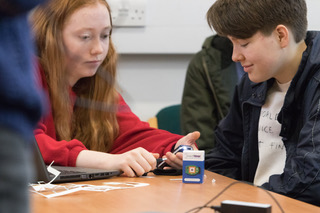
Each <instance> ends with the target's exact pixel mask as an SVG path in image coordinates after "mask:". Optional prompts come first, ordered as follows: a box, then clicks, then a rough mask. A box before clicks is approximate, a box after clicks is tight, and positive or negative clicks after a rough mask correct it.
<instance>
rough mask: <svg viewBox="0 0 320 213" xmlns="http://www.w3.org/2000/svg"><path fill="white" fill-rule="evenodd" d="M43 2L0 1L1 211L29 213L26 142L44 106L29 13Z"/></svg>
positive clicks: (28, 141) (27, 142) (28, 174)
mask: <svg viewBox="0 0 320 213" xmlns="http://www.w3.org/2000/svg"><path fill="white" fill-rule="evenodd" d="M41 2H44V1H42V0H37V1H33V0H30V1H29V0H19V1H18V0H0V98H1V103H0V144H1V150H0V171H1V172H0V212H15V213H28V212H30V202H29V193H30V192H29V185H28V184H29V183H30V182H31V177H32V176H33V173H32V171H33V169H32V166H31V157H30V155H31V149H30V148H31V147H30V145H31V143H30V142H31V140H32V130H33V128H34V126H35V125H36V123H37V121H38V119H39V118H40V116H41V113H42V107H41V101H40V99H41V97H40V94H39V92H38V91H37V89H36V86H35V85H36V83H35V81H34V80H35V79H34V69H33V66H32V57H33V54H34V52H33V50H34V47H33V43H32V39H31V34H30V29H29V25H28V21H27V15H28V12H29V11H30V10H31V9H32V8H33V7H34V6H36V5H37V4H38V3H41Z"/></svg>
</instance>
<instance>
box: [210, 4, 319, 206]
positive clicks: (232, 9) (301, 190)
mask: <svg viewBox="0 0 320 213" xmlns="http://www.w3.org/2000/svg"><path fill="white" fill-rule="evenodd" d="M207 18H208V22H209V24H210V26H212V27H213V28H214V29H215V30H216V32H217V33H218V34H220V35H223V36H227V37H228V38H229V39H230V40H231V42H232V43H233V55H232V59H233V60H234V61H237V62H241V64H242V66H243V67H244V71H245V72H246V73H247V74H245V75H244V77H243V78H242V80H241V82H240V84H239V85H238V86H237V87H236V90H235V93H234V97H233V101H232V104H231V107H230V112H229V114H228V115H227V116H226V118H225V119H224V120H222V122H221V123H220V125H219V126H218V128H217V130H216V132H215V136H216V142H217V145H216V147H215V148H214V149H213V150H212V151H211V152H210V153H209V154H208V155H207V156H206V169H208V170H210V171H213V172H217V173H220V174H223V175H226V176H228V177H231V178H235V179H238V180H244V181H249V182H253V183H254V184H255V185H259V186H262V187H264V188H266V189H268V190H271V191H274V192H277V193H280V194H283V195H286V196H289V197H292V198H296V199H299V200H302V201H305V202H309V203H311V204H315V205H320V199H319V198H320V175H319V172H320V153H319V152H320V122H319V121H320V119H319V116H320V87H319V86H320V85H319V82H320V81H319V79H320V32H307V8H306V2H305V1H304V0H289V1H288V0H271V1H245V0H241V1H240V0H217V1H216V2H215V3H214V4H213V6H212V7H211V8H210V9H209V11H208V14H207Z"/></svg>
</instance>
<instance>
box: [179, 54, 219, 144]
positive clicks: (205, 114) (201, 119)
mask: <svg viewBox="0 0 320 213" xmlns="http://www.w3.org/2000/svg"><path fill="white" fill-rule="evenodd" d="M201 58H202V54H201V53H198V54H197V55H195V57H194V58H193V59H192V61H191V62H190V64H189V67H188V70H187V74H186V79H185V85H184V91H183V97H182V103H181V131H182V134H187V133H189V132H193V131H200V133H201V136H200V138H199V139H198V140H197V145H198V148H199V150H209V149H210V148H213V146H214V128H215V126H216V125H217V124H218V119H217V118H216V117H215V116H214V115H213V114H212V113H213V112H214V111H215V108H216V107H215V104H214V103H213V99H212V95H211V92H210V88H209V87H208V84H207V80H206V79H207V78H206V76H205V73H204V72H203V71H202V70H203V66H202V63H201Z"/></svg>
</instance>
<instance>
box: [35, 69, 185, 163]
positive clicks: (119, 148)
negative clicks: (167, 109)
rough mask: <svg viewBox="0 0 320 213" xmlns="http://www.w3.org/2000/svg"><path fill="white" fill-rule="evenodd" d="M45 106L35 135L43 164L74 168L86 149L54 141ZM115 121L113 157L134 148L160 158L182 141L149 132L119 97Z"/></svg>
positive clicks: (162, 133) (175, 136)
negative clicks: (117, 133)
mask: <svg viewBox="0 0 320 213" xmlns="http://www.w3.org/2000/svg"><path fill="white" fill-rule="evenodd" d="M41 76H42V86H43V88H44V90H45V91H46V93H47V94H48V90H47V84H46V81H45V78H44V76H43V72H41ZM48 100H49V98H48ZM48 106H49V108H50V109H49V113H48V114H47V116H45V117H43V118H42V119H41V121H40V122H39V124H38V127H37V129H36V130H35V132H34V133H35V137H36V140H37V142H38V145H39V148H40V150H41V153H42V156H43V158H44V161H45V163H46V164H50V163H51V162H52V161H54V164H55V165H62V166H75V165H76V159H77V156H78V154H79V152H80V151H82V150H85V149H86V147H85V146H84V145H83V144H82V142H81V141H79V140H77V139H73V140H71V141H65V140H62V141H57V140H56V131H55V127H54V121H53V117H52V112H51V107H50V106H51V104H48ZM117 120H118V124H119V135H118V137H117V138H116V140H115V141H114V144H113V146H112V149H111V151H110V153H112V154H120V153H124V152H127V151H129V150H132V149H135V148H137V147H143V148H145V149H146V150H148V151H150V152H153V153H159V154H160V156H162V155H164V154H165V153H166V152H168V151H171V149H172V147H173V146H174V145H175V143H176V142H177V141H178V140H179V139H180V138H182V137H183V136H181V135H176V134H172V133H169V132H167V131H164V130H159V129H154V128H151V127H150V126H149V124H148V123H147V122H143V121H141V120H140V119H139V118H138V117H137V116H136V115H135V114H133V113H132V111H131V110H130V108H129V106H128V105H127V104H126V103H125V101H124V100H123V98H122V97H121V96H120V98H119V106H118V112H117Z"/></svg>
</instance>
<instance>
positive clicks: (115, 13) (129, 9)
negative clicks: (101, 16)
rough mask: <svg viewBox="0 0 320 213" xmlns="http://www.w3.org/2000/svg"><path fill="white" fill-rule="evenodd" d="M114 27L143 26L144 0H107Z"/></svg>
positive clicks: (144, 17)
mask: <svg viewBox="0 0 320 213" xmlns="http://www.w3.org/2000/svg"><path fill="white" fill-rule="evenodd" d="M108 4H109V5H110V8H111V17H112V24H113V26H114V27H143V26H145V22H146V14H145V10H146V0H108Z"/></svg>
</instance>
